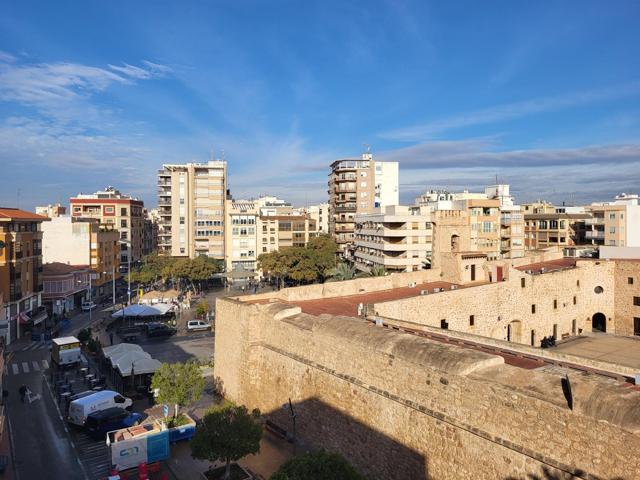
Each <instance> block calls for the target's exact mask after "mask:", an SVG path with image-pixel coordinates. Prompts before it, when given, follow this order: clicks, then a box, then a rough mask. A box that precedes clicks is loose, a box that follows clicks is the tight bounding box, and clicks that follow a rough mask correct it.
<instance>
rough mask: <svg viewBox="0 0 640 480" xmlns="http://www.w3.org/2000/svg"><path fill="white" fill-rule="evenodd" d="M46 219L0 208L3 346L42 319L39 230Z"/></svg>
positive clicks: (40, 239)
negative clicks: (4, 341)
mask: <svg viewBox="0 0 640 480" xmlns="http://www.w3.org/2000/svg"><path fill="white" fill-rule="evenodd" d="M48 220H49V219H48V218H47V217H43V216H41V215H36V214H35V213H31V212H26V211H24V210H19V209H17V208H0V292H1V293H2V298H3V311H4V317H2V318H0V336H3V337H4V339H5V340H6V343H7V344H9V343H11V342H12V341H14V340H16V339H18V338H20V337H21V336H23V335H24V334H25V333H26V332H27V331H28V330H31V329H32V328H34V327H37V326H38V325H39V324H41V323H42V322H43V321H44V320H46V313H45V312H43V310H42V308H41V303H42V297H41V294H42V289H43V284H42V231H41V226H42V224H43V222H47V221H48Z"/></svg>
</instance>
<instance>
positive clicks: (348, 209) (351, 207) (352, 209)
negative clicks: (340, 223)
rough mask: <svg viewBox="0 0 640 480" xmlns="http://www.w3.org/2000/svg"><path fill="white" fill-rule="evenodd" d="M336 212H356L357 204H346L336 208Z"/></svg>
mask: <svg viewBox="0 0 640 480" xmlns="http://www.w3.org/2000/svg"><path fill="white" fill-rule="evenodd" d="M335 211H336V212H355V211H356V204H355V203H345V204H344V205H338V206H336V208H335Z"/></svg>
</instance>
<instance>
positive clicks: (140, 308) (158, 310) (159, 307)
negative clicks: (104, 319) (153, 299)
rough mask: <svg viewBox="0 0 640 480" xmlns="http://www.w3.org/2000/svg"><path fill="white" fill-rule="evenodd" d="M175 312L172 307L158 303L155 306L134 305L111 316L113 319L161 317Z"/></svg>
mask: <svg viewBox="0 0 640 480" xmlns="http://www.w3.org/2000/svg"><path fill="white" fill-rule="evenodd" d="M172 310H173V306H172V305H167V304H164V303H156V304H155V305H139V304H133V305H129V306H128V307H125V308H124V311H123V309H120V310H118V311H117V312H114V313H112V314H111V317H113V318H117V317H160V316H162V315H166V314H167V313H168V312H170V311H172Z"/></svg>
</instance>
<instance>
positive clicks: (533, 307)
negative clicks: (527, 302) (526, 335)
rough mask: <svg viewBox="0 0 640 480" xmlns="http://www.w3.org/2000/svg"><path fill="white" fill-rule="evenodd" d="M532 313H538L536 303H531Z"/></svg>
mask: <svg viewBox="0 0 640 480" xmlns="http://www.w3.org/2000/svg"><path fill="white" fill-rule="evenodd" d="M531 313H536V305H535V303H534V304H533V305H531Z"/></svg>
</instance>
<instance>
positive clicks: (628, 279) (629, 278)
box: [627, 277, 633, 285]
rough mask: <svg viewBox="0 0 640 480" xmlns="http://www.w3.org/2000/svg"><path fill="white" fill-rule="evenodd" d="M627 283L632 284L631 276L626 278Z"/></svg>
mask: <svg viewBox="0 0 640 480" xmlns="http://www.w3.org/2000/svg"><path fill="white" fill-rule="evenodd" d="M627 283H628V284H629V285H633V277H628V278H627Z"/></svg>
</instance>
